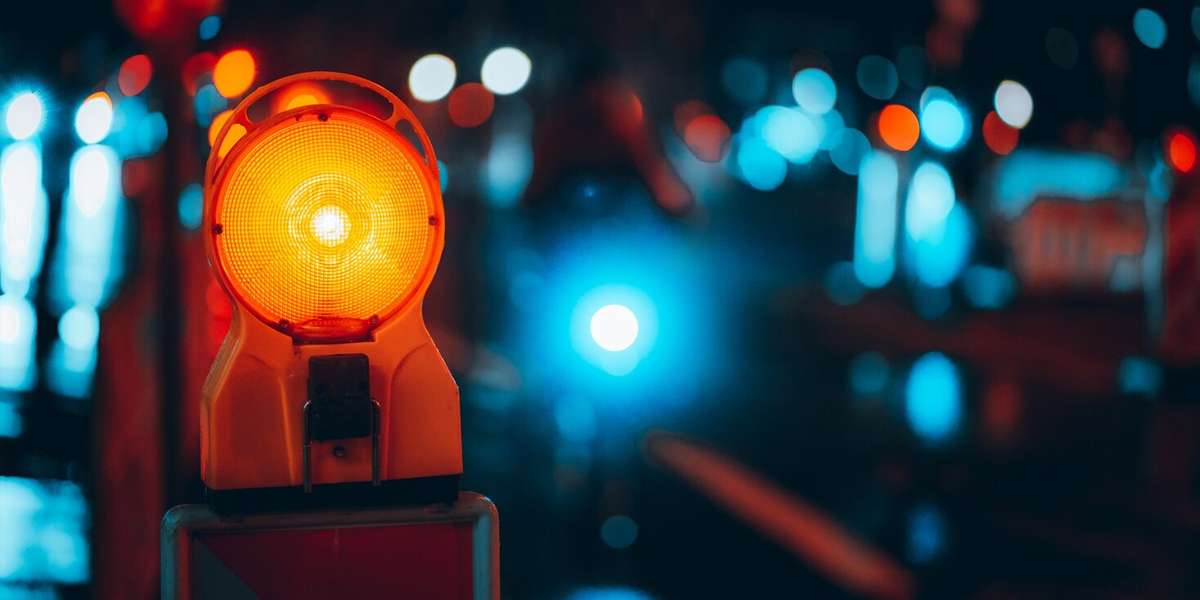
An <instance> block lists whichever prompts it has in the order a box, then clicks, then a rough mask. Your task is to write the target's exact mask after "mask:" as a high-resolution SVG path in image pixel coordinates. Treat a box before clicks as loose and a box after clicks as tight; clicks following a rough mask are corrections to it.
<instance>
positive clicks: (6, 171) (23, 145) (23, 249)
mask: <svg viewBox="0 0 1200 600" xmlns="http://www.w3.org/2000/svg"><path fill="white" fill-rule="evenodd" d="M48 212H49V201H48V200H47V198H46V190H45V188H43V187H42V152H41V148H40V147H39V146H38V144H37V143H35V142H31V141H24V142H17V143H15V144H11V145H9V146H8V147H7V148H5V149H4V151H3V152H2V153H0V238H2V243H0V291H3V293H6V294H15V295H18V296H26V295H27V294H28V293H29V290H30V284H31V282H32V281H33V279H34V278H35V277H37V275H38V273H39V272H40V271H41V269H42V257H43V255H44V254H45V247H46V226H47V214H48Z"/></svg>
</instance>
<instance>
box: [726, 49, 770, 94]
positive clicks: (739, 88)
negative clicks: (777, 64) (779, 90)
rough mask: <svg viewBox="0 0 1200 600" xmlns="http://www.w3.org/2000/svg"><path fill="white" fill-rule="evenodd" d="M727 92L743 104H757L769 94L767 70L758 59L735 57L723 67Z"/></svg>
mask: <svg viewBox="0 0 1200 600" xmlns="http://www.w3.org/2000/svg"><path fill="white" fill-rule="evenodd" d="M721 85H722V86H724V88H725V92H726V93H727V94H729V95H730V96H731V97H733V99H735V100H737V101H738V102H741V103H742V104H747V105H751V104H756V103H758V102H761V101H762V99H763V97H764V96H766V95H767V70H766V68H764V67H763V66H762V64H761V63H759V62H758V61H756V60H753V59H750V58H744V57H743V58H735V59H733V60H731V61H729V62H727V63H725V67H724V68H723V69H721Z"/></svg>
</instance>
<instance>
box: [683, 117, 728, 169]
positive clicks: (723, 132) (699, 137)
mask: <svg viewBox="0 0 1200 600" xmlns="http://www.w3.org/2000/svg"><path fill="white" fill-rule="evenodd" d="M730 138H731V136H730V132H729V126H728V125H726V124H725V122H724V121H722V120H721V118H720V117H718V116H716V115H700V116H698V117H696V118H694V119H692V121H691V122H690V123H688V124H687V127H685V128H684V130H683V141H684V143H686V144H687V147H688V150H691V151H692V154H694V155H695V156H696V158H698V159H700V160H702V161H704V162H710V163H715V162H720V161H721V159H722V158H725V155H726V154H728V153H729V146H730Z"/></svg>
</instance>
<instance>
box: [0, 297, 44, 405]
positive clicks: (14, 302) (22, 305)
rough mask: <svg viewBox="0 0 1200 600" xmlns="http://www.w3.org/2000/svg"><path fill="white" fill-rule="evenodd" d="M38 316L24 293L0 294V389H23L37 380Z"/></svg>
mask: <svg viewBox="0 0 1200 600" xmlns="http://www.w3.org/2000/svg"><path fill="white" fill-rule="evenodd" d="M36 334H37V315H36V314H35V313H34V312H33V305H32V304H30V303H29V300H26V299H25V298H24V297H23V296H19V295H16V294H4V295H0V390H11V391H25V390H28V389H30V388H32V387H33V384H34V381H35V379H36V377H35V375H36V370H35V364H34V354H35V350H36V349H37V346H36V345H35V344H36V342H37V335H36Z"/></svg>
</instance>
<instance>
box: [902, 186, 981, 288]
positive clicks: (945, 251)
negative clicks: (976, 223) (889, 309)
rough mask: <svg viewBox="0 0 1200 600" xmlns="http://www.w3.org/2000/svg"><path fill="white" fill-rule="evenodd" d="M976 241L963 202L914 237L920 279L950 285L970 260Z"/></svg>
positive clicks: (914, 263) (912, 246)
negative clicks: (917, 237)
mask: <svg viewBox="0 0 1200 600" xmlns="http://www.w3.org/2000/svg"><path fill="white" fill-rule="evenodd" d="M972 242H973V233H972V225H971V217H970V215H969V214H968V213H967V209H966V208H965V207H964V206H963V205H961V204H955V205H954V206H953V207H951V209H950V213H949V214H948V215H946V218H945V219H944V220H942V221H941V222H940V223H938V224H936V225H934V226H932V227H930V228H929V229H927V230H926V231H925V233H924V234H923V235H922V237H921V238H919V239H910V241H909V244H910V245H909V249H910V256H911V259H912V267H913V272H914V273H915V274H916V276H917V279H919V280H920V281H921V283H923V284H925V285H927V286H929V287H931V288H939V287H945V286H947V285H950V284H951V283H952V282H953V281H954V279H955V278H956V277H957V276H958V274H959V272H961V271H962V269H963V267H965V266H966V264H967V261H968V260H969V259H970V257H971V247H972Z"/></svg>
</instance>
